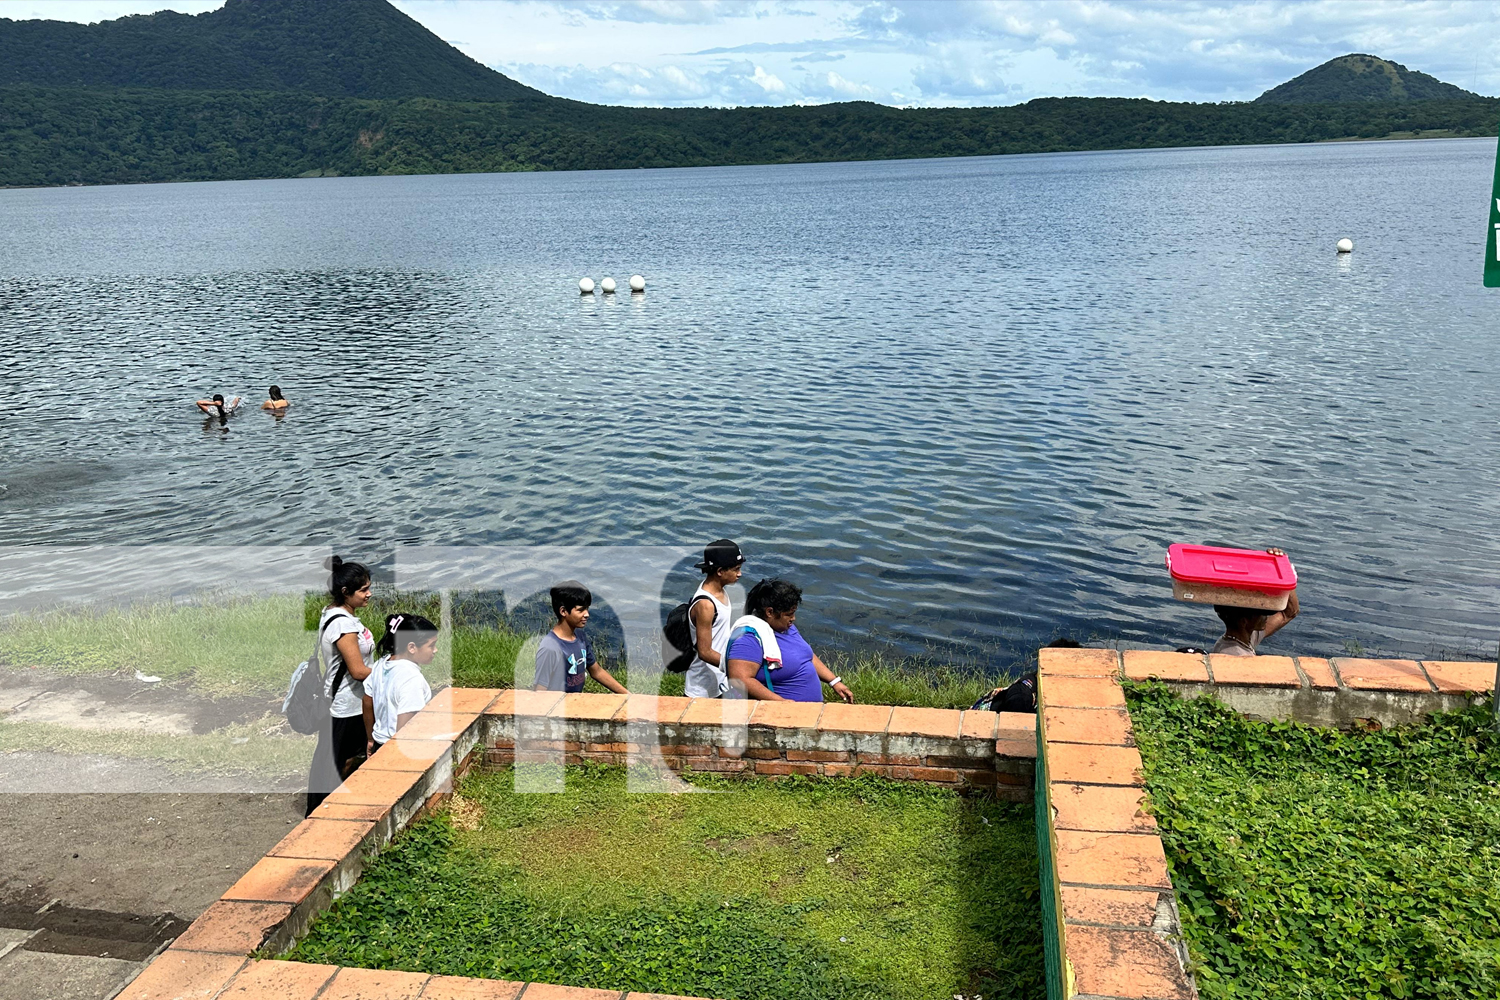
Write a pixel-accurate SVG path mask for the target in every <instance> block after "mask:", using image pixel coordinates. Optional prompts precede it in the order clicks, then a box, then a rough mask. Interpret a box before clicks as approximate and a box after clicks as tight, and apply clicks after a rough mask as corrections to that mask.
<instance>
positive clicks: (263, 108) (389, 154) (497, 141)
mask: <svg viewBox="0 0 1500 1000" xmlns="http://www.w3.org/2000/svg"><path fill="white" fill-rule="evenodd" d="M5 9H6V8H5V7H4V6H0V12H4V11H5ZM1497 119H1500V99H1496V98H1487V97H1477V96H1476V95H1474V94H1470V93H1469V92H1468V91H1465V90H1461V89H1460V88H1458V87H1455V86H1452V85H1451V84H1447V83H1443V82H1442V81H1441V80H1436V79H1433V78H1432V77H1430V76H1427V75H1426V74H1424V73H1416V72H1413V71H1411V70H1408V69H1407V68H1406V67H1405V66H1400V65H1398V64H1396V63H1393V62H1389V61H1387V60H1385V59H1379V58H1376V57H1375V56H1369V55H1348V56H1341V57H1339V58H1338V59H1334V60H1332V61H1331V62H1327V63H1324V64H1323V65H1322V66H1319V67H1318V68H1316V69H1313V70H1309V71H1308V72H1306V73H1304V74H1302V75H1301V76H1299V77H1297V78H1296V79H1295V80H1290V81H1288V82H1287V83H1284V84H1282V85H1281V86H1279V87H1276V88H1273V89H1272V90H1268V91H1267V92H1266V93H1265V94H1263V95H1261V97H1260V98H1259V99H1258V100H1255V101H1227V102H1223V103H1203V104H1195V103H1188V102H1173V101H1152V100H1146V99H1143V98H1120V97H1063V98H1058V97H1043V98H1037V99H1036V100H1033V101H1028V102H1027V103H1025V104H1017V105H1012V106H1008V107H995V108H893V107H889V106H887V105H883V104H872V103H869V102H864V101H854V102H848V103H838V104H822V105H816V106H811V107H800V106H794V107H758V108H757V107H741V108H632V107H614V106H608V105H598V104H585V103H583V102H581V101H571V100H566V99H564V98H561V97H552V96H549V95H547V94H544V93H542V92H541V91H539V90H535V89H533V88H531V87H528V86H526V85H525V84H523V83H520V82H518V81H516V80H512V79H511V78H510V77H508V76H505V75H504V74H501V73H497V72H496V71H495V70H493V69H490V68H489V67H487V66H484V65H481V64H480V63H478V62H476V61H475V60H473V59H470V58H469V57H468V56H466V55H464V54H463V53H462V52H460V51H459V50H458V49H456V48H454V47H453V46H452V45H449V44H448V43H447V42H445V41H443V40H442V39H441V38H439V37H438V36H437V35H434V34H433V33H432V32H431V31H428V30H427V29H426V28H424V27H423V26H422V25H421V24H419V23H418V22H416V21H415V20H413V19H412V18H410V17H408V16H407V15H406V14H403V13H402V12H401V11H400V10H398V9H397V8H396V7H394V6H392V5H391V4H390V3H388V2H387V0H227V2H226V3H225V4H224V6H223V7H222V8H219V9H218V10H213V11H209V12H207V13H204V14H197V15H187V14H178V13H173V12H171V11H161V12H158V13H155V14H142V15H133V16H130V17H122V18H117V19H116V20H113V21H101V22H98V23H96V24H77V23H74V22H70V21H45V20H31V21H15V20H10V19H8V18H4V17H0V187H9V186H34V185H35V186H42V185H56V184H131V183H143V182H153V181H190V180H193V181H196V180H204V181H207V180H238V179H249V178H262V177H332V176H339V175H369V174H446V173H481V172H492V171H502V170H618V169H624V168H633V167H710V166H725V165H728V164H752V163H812V162H820V161H821V162H827V161H847V160H890V159H906V158H916V157H939V156H996V155H1003V154H1009V153H1051V152H1065V151H1081V150H1106V149H1147V148H1153V147H1164V146H1230V145H1243V144H1257V145H1259V144H1267V143H1302V142H1325V141H1330V140H1345V139H1385V138H1392V139H1396V138H1437V137H1455V136H1492V135H1494V134H1495V123H1496V120H1497Z"/></svg>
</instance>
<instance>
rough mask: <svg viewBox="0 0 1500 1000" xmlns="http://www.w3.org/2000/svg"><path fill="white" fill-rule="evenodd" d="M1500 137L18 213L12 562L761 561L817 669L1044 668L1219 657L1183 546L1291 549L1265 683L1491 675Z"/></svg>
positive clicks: (10, 410)
mask: <svg viewBox="0 0 1500 1000" xmlns="http://www.w3.org/2000/svg"><path fill="white" fill-rule="evenodd" d="M1494 149H1495V142H1494V140H1450V141H1429V142H1385V143H1352V144H1331V145H1317V146H1280V147H1254V148H1229V149H1184V150H1155V151H1140V152H1112V153H1092V154H1060V155H1042V156H1013V157H992V158H981V159H949V160H923V161H899V162H885V163H854V164H817V165H797V166H771V167H732V168H717V169H690V170H656V171H624V172H597V173H553V174H514V175H467V176H444V177H382V178H341V179H322V180H300V181H299V180H287V181H256V182H231V183H202V184H162V185H152V186H140V187H112V188H72V189H51V190H8V191H0V232H3V234H4V238H3V239H0V375H3V384H4V386H5V400H6V406H5V408H4V409H3V410H0V449H3V451H0V483H3V484H5V486H6V487H7V489H6V490H5V492H4V494H3V495H0V545H62V544H78V543H84V542H90V543H108V544H112V545H142V544H153V543H154V544H168V543H169V544H172V545H178V546H182V545H273V544H274V545H322V544H331V545H333V546H334V547H335V549H336V550H337V551H339V552H341V553H345V554H349V555H353V556H362V557H365V558H368V559H371V560H376V561H380V560H385V561H386V562H388V561H389V558H390V553H391V552H392V551H393V549H394V547H395V546H396V545H398V544H413V543H420V544H438V545H446V544H469V543H482V544H487V545H507V544H536V543H579V544H586V545H640V544H651V545H663V544H687V545H697V546H701V545H702V543H703V542H705V541H707V540H708V539H710V538H713V537H717V536H719V535H729V536H730V537H733V538H736V539H738V540H739V541H740V543H741V544H742V545H743V546H744V547H745V549H746V550H747V552H748V553H749V555H750V559H751V564H750V576H749V579H750V580H751V581H753V580H754V579H756V578H758V577H759V576H761V575H768V574H771V573H773V572H774V573H783V574H789V575H790V576H792V577H793V578H794V579H796V580H798V581H799V582H801V583H802V584H803V585H804V586H805V588H806V591H807V598H806V604H805V605H804V612H803V615H802V616H801V618H799V621H800V622H801V623H802V624H803V627H804V631H806V632H807V633H808V634H809V635H810V637H812V638H813V640H814V641H815V643H817V644H819V645H823V646H836V647H842V648H845V649H856V648H873V647H882V646H894V647H895V648H896V649H898V650H900V651H903V652H907V653H930V654H932V655H935V656H940V657H951V658H954V659H957V660H961V661H972V660H975V659H981V660H987V659H989V658H996V659H998V660H1000V661H1002V663H1003V662H1004V661H1006V660H1007V659H1008V658H1009V657H1010V656H1012V655H1015V654H1017V653H1018V652H1019V651H1021V650H1023V649H1025V648H1027V647H1032V648H1034V647H1035V646H1036V645H1038V644H1039V643H1041V642H1045V641H1046V640H1048V639H1051V638H1053V637H1054V636H1057V635H1071V636H1074V637H1076V638H1079V639H1088V638H1094V639H1099V640H1109V641H1122V642H1127V643H1132V644H1146V645H1155V646H1175V645H1180V644H1187V643H1194V644H1206V643H1209V642H1212V641H1213V640H1214V638H1216V637H1217V634H1218V630H1217V627H1216V626H1217V620H1216V619H1214V617H1213V614H1212V611H1211V610H1210V609H1207V608H1200V607H1194V606H1188V605H1182V604H1176V603H1174V602H1173V601H1172V600H1171V592H1170V587H1169V585H1168V582H1167V576H1166V572H1165V570H1164V568H1163V566H1162V556H1163V553H1164V551H1165V548H1166V546H1167V545H1168V544H1169V543H1170V542H1173V541H1198V542H1208V543H1217V544H1241V545H1246V546H1264V545H1280V546H1282V547H1283V548H1285V549H1286V550H1287V551H1288V552H1289V553H1290V554H1291V555H1292V557H1293V559H1294V561H1295V562H1296V565H1297V568H1298V570H1299V573H1300V574H1301V578H1302V588H1301V594H1302V600H1303V608H1304V614H1303V617H1302V618H1301V619H1300V620H1299V621H1297V622H1296V623H1295V624H1294V625H1292V626H1291V627H1289V628H1288V629H1287V630H1286V631H1285V632H1284V633H1283V634H1282V635H1281V636H1278V637H1276V638H1275V639H1274V640H1272V642H1271V643H1270V644H1269V645H1268V646H1267V651H1276V652H1285V651H1299V652H1303V653H1308V654H1316V653H1329V652H1337V653H1342V652H1343V651H1344V650H1345V649H1346V648H1354V647H1353V646H1352V645H1347V644H1352V643H1358V644H1359V648H1363V649H1366V650H1378V651H1383V652H1388V653H1399V654H1405V655H1419V656H1430V655H1453V654H1462V655H1492V654H1493V652H1494V648H1495V647H1494V640H1495V634H1496V627H1495V626H1496V613H1495V612H1496V598H1497V592H1496V586H1495V585H1496V565H1497V562H1500V558H1497V557H1500V542H1497V540H1496V535H1495V527H1496V525H1497V523H1500V489H1497V483H1500V420H1497V417H1500V351H1497V338H1500V309H1497V308H1496V306H1497V305H1500V293H1497V292H1494V291H1490V292H1487V291H1486V290H1485V289H1483V288H1481V287H1480V272H1481V257H1482V253H1483V250H1482V243H1481V241H1482V239H1483V226H1484V224H1485V223H1484V220H1485V204H1486V199H1487V197H1488V194H1489V182H1490V176H1491V170H1492V165H1493V155H1494ZM1341 236H1350V237H1352V238H1353V239H1354V241H1355V244H1356V251H1355V253H1354V254H1353V255H1351V256H1348V257H1339V256H1336V255H1335V254H1334V252H1333V249H1334V243H1335V241H1336V240H1337V239H1338V238H1339V237H1341ZM632 272H640V273H642V274H644V275H646V277H647V279H648V280H649V282H650V284H649V288H648V290H647V292H646V294H645V295H644V296H634V297H632V296H630V295H624V294H622V295H617V296H614V297H612V298H605V297H601V296H594V297H581V296H580V295H579V294H578V293H577V286H576V282H577V279H578V278H579V277H580V276H583V275H591V276H593V277H594V278H596V279H598V278H600V277H602V276H603V275H606V274H611V275H613V276H614V277H615V278H616V279H617V280H620V281H621V282H622V284H623V280H624V279H625V278H626V277H627V276H628V275H629V274H631V273H632ZM271 382H276V383H278V384H280V385H281V387H282V388H283V389H284V390H285V393H286V395H287V397H288V398H290V399H291V400H293V401H294V403H295V406H294V408H293V410H292V411H291V413H290V415H289V416H287V417H286V418H285V419H284V420H280V421H277V420H274V419H272V418H271V417H269V416H267V415H265V414H262V413H259V412H255V411H253V405H254V404H258V403H259V402H260V400H262V399H263V398H265V395H264V394H265V387H266V386H267V384H269V383H271ZM215 391H219V392H224V393H226V394H229V393H241V394H243V395H244V396H245V397H246V398H247V399H248V400H249V401H250V403H251V405H250V406H247V407H246V409H245V411H243V412H242V413H241V414H239V415H238V416H237V417H235V418H234V419H232V420H231V421H230V422H229V423H228V424H227V426H224V427H221V426H219V424H218V423H217V421H213V420H205V419H204V418H203V417H202V416H201V415H199V414H198V413H197V411H196V410H194V409H193V408H192V405H191V404H192V400H194V399H196V398H198V397H200V396H204V395H207V394H211V393H213V392H215ZM679 576H680V578H681V582H682V584H683V586H684V587H687V586H690V580H689V577H690V576H691V573H690V571H687V570H686V567H683V570H682V572H681V573H679ZM664 596H665V597H667V598H669V599H673V600H676V599H681V598H682V597H685V596H686V591H685V590H684V592H683V594H682V595H678V594H676V593H668V594H666V595H664Z"/></svg>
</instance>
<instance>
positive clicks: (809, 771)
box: [787, 762, 819, 777]
mask: <svg viewBox="0 0 1500 1000" xmlns="http://www.w3.org/2000/svg"><path fill="white" fill-rule="evenodd" d="M787 767H790V768H791V769H792V773H793V774H802V775H807V776H809V777H810V776H812V775H815V774H817V773H818V767H819V765H817V764H813V763H811V762H803V763H800V764H788V765H787Z"/></svg>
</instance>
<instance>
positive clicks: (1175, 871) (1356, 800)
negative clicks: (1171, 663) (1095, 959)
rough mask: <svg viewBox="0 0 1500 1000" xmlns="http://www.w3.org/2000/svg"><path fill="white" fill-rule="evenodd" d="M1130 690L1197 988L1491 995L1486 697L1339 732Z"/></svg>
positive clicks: (1230, 993) (1493, 846)
mask: <svg viewBox="0 0 1500 1000" xmlns="http://www.w3.org/2000/svg"><path fill="white" fill-rule="evenodd" d="M1128 693H1129V700H1130V710H1131V716H1132V718H1133V720H1134V723H1135V731H1136V737H1137V740H1138V741H1139V743H1140V748H1141V755H1142V757H1143V758H1144V760H1145V763H1146V777H1147V788H1148V790H1149V791H1150V793H1151V799H1152V801H1153V803H1154V804H1155V811H1156V816H1157V820H1158V822H1159V823H1160V825H1161V833H1162V841H1163V843H1164V844H1165V845H1166V850H1167V858H1168V861H1169V862H1170V863H1171V868H1172V882H1173V884H1174V885H1175V886H1176V888H1177V894H1178V898H1179V900H1180V901H1181V905H1182V920H1183V928H1184V932H1185V933H1186V936H1187V939H1188V943H1189V946H1190V949H1191V952H1192V958H1193V962H1194V964H1195V967H1196V968H1195V971H1196V974H1197V978H1198V985H1199V988H1200V990H1201V992H1202V995H1203V996H1204V997H1205V998H1239V997H1257V998H1259V997H1276V998H1281V997H1286V998H1298V1000H1300V998H1308V1000H1312V998H1318V1000H1373V998H1385V997H1390V998H1408V997H1422V998H1428V997H1432V998H1437V997H1454V998H1458V997H1481V996H1483V997H1494V996H1500V863H1497V862H1500V738H1497V734H1496V733H1495V732H1494V730H1493V729H1491V728H1490V726H1489V710H1488V708H1487V707H1480V708H1475V709H1472V710H1469V711H1465V712H1459V713H1454V714H1451V715H1443V716H1438V717H1436V718H1434V719H1433V720H1432V721H1431V723H1429V724H1427V725H1423V726H1418V727H1412V728H1406V729H1396V730H1389V731H1386V732H1379V733H1359V732H1354V733H1347V732H1340V731H1337V730H1330V729H1318V728H1314V727H1310V726H1303V725H1299V724H1296V723H1261V722H1251V721H1248V720H1246V719H1243V718H1241V717H1240V716H1239V715H1237V714H1236V713H1234V712H1233V711H1231V710H1229V709H1227V708H1225V707H1224V706H1223V705H1221V704H1219V703H1217V702H1214V701H1212V700H1207V699H1204V700H1198V701H1181V700H1179V699H1177V698H1176V697H1174V696H1173V695H1172V694H1171V693H1170V692H1169V691H1167V690H1166V689H1165V688H1163V687H1162V686H1160V685H1156V686H1133V687H1131V688H1130V690H1129V692H1128Z"/></svg>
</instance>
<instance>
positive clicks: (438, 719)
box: [401, 708, 479, 743]
mask: <svg viewBox="0 0 1500 1000" xmlns="http://www.w3.org/2000/svg"><path fill="white" fill-rule="evenodd" d="M478 718H479V714H478V713H477V712H466V713H463V714H459V713H457V712H434V711H432V710H431V709H426V708H424V709H423V710H422V711H420V712H418V713H417V714H416V715H415V716H414V717H413V718H411V719H410V720H408V721H407V723H406V725H404V726H402V727H401V739H403V740H447V741H448V742H449V743H452V742H453V741H454V740H456V739H458V737H459V735H460V734H461V733H462V732H463V731H464V730H465V729H468V728H469V726H471V725H473V724H474V720H476V719H478Z"/></svg>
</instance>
